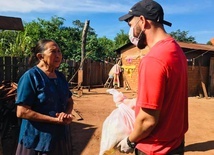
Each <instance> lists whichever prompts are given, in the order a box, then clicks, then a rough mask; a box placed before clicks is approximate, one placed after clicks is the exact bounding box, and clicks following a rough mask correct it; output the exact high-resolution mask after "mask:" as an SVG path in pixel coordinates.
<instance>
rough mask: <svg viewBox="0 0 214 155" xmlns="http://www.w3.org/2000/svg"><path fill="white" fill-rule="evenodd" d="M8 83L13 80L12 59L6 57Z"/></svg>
mask: <svg viewBox="0 0 214 155" xmlns="http://www.w3.org/2000/svg"><path fill="white" fill-rule="evenodd" d="M4 80H6V81H10V80H11V57H5V79H4Z"/></svg>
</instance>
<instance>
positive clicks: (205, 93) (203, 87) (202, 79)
mask: <svg viewBox="0 0 214 155" xmlns="http://www.w3.org/2000/svg"><path fill="white" fill-rule="evenodd" d="M198 64H199V73H200V77H201V86H202V89H203V92H204V96H205V98H206V99H207V98H208V95H207V90H206V85H205V83H204V78H203V74H202V70H201V62H200V60H199V62H198Z"/></svg>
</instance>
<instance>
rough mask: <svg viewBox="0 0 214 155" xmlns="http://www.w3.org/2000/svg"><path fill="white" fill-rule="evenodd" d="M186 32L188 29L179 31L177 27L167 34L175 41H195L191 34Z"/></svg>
mask: <svg viewBox="0 0 214 155" xmlns="http://www.w3.org/2000/svg"><path fill="white" fill-rule="evenodd" d="M188 33H189V32H188V31H181V30H180V29H178V30H177V31H175V32H174V31H173V32H171V33H169V34H170V35H171V36H172V37H173V38H174V39H175V40H177V41H181V42H186V43H196V41H195V38H194V37H193V36H188Z"/></svg>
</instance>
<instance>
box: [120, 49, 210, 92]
mask: <svg viewBox="0 0 214 155" xmlns="http://www.w3.org/2000/svg"><path fill="white" fill-rule="evenodd" d="M147 52H148V49H144V50H139V49H138V48H136V47H134V46H131V47H130V48H128V49H125V50H124V51H122V52H121V58H122V65H123V69H124V71H123V76H124V78H126V80H127V82H128V84H129V86H130V88H131V90H133V91H134V92H136V91H137V81H138V66H139V62H140V60H141V58H142V57H143V56H144V55H145V54H146V53H147ZM124 66H125V67H124ZM126 67H127V68H129V69H130V70H128V69H125V68H126ZM133 67H134V69H132V68H133ZM201 74H202V78H203V79H202V80H203V82H204V83H205V85H206V90H207V91H208V88H207V85H208V81H209V67H204V66H201ZM124 78H123V79H124ZM123 86H124V87H126V85H125V83H124V84H123ZM188 95H189V96H199V95H202V96H204V93H203V89H202V85H201V76H200V72H199V66H188Z"/></svg>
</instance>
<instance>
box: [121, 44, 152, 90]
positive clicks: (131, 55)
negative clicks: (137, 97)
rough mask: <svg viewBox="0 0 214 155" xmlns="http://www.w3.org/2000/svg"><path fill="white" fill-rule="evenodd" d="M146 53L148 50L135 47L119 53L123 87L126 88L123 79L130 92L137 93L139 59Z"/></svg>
mask: <svg viewBox="0 0 214 155" xmlns="http://www.w3.org/2000/svg"><path fill="white" fill-rule="evenodd" d="M147 52H148V49H147V48H146V49H143V50H140V49H138V48H137V47H135V46H131V47H130V48H128V49H126V50H124V51H122V52H121V58H122V68H123V79H124V84H123V86H124V87H126V84H125V79H126V81H127V83H128V85H129V86H130V88H131V90H133V91H134V92H136V91H137V81H138V66H139V63H140V60H141V58H142V57H143V56H144V55H145V54H146V53H147Z"/></svg>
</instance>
